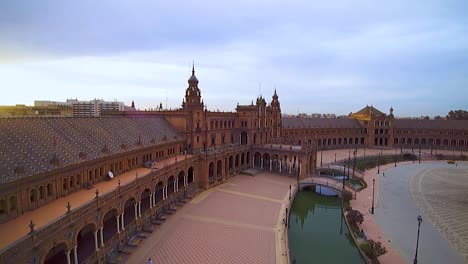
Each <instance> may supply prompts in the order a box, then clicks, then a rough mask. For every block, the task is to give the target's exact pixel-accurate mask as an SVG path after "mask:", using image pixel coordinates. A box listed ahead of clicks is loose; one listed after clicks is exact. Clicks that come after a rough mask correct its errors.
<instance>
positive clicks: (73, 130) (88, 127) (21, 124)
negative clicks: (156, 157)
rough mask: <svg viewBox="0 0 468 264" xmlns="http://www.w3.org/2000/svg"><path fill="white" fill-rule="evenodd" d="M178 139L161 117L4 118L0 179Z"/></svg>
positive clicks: (0, 120)
mask: <svg viewBox="0 0 468 264" xmlns="http://www.w3.org/2000/svg"><path fill="white" fill-rule="evenodd" d="M177 140H182V137H181V136H180V135H179V134H178V133H177V131H176V130H175V129H174V127H172V126H171V125H170V124H169V122H167V120H166V119H164V118H162V117H138V118H120V117H100V118H92V117H90V118H75V117H73V118H72V117H55V118H51V117H48V118H46V117H43V118H37V117H36V118H0V184H4V183H8V182H13V181H16V180H19V179H22V178H26V177H30V176H33V175H36V174H40V173H45V172H48V171H52V170H55V169H59V168H62V167H66V166H70V165H74V164H79V163H82V162H85V161H88V160H93V159H97V158H101V157H105V156H108V155H113V154H117V153H123V152H127V151H131V150H135V149H139V148H146V147H148V146H151V145H158V144H163V143H168V142H174V141H177Z"/></svg>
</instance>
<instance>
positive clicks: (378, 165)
mask: <svg viewBox="0 0 468 264" xmlns="http://www.w3.org/2000/svg"><path fill="white" fill-rule="evenodd" d="M379 173H380V154H379V159H378V160H377V174H379Z"/></svg>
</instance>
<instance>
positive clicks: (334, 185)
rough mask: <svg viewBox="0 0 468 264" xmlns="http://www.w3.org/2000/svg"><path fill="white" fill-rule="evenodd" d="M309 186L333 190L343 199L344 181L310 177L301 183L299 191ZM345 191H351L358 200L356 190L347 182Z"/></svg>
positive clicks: (315, 176)
mask: <svg viewBox="0 0 468 264" xmlns="http://www.w3.org/2000/svg"><path fill="white" fill-rule="evenodd" d="M308 186H323V187H327V188H330V189H333V190H334V191H336V192H337V193H338V196H340V197H341V193H342V190H343V181H342V180H339V179H334V178H331V177H319V176H318V175H313V176H309V177H307V178H305V179H302V180H300V181H299V189H300V190H303V189H304V188H305V187H308ZM344 189H345V190H347V191H349V192H350V193H351V194H352V198H353V199H356V190H354V189H353V188H352V187H351V186H350V185H349V184H347V183H346V182H345V185H344Z"/></svg>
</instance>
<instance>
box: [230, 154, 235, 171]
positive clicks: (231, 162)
mask: <svg viewBox="0 0 468 264" xmlns="http://www.w3.org/2000/svg"><path fill="white" fill-rule="evenodd" d="M233 166H234V158H233V157H232V156H229V169H230V170H231V169H232V167H233Z"/></svg>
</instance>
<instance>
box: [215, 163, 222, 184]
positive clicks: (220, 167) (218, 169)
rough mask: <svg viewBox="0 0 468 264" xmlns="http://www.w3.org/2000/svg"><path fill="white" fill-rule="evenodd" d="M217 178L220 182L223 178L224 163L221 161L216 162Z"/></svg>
mask: <svg viewBox="0 0 468 264" xmlns="http://www.w3.org/2000/svg"><path fill="white" fill-rule="evenodd" d="M216 178H217V179H218V181H220V180H221V179H222V178H223V162H222V161H221V160H218V161H217V162H216Z"/></svg>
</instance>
